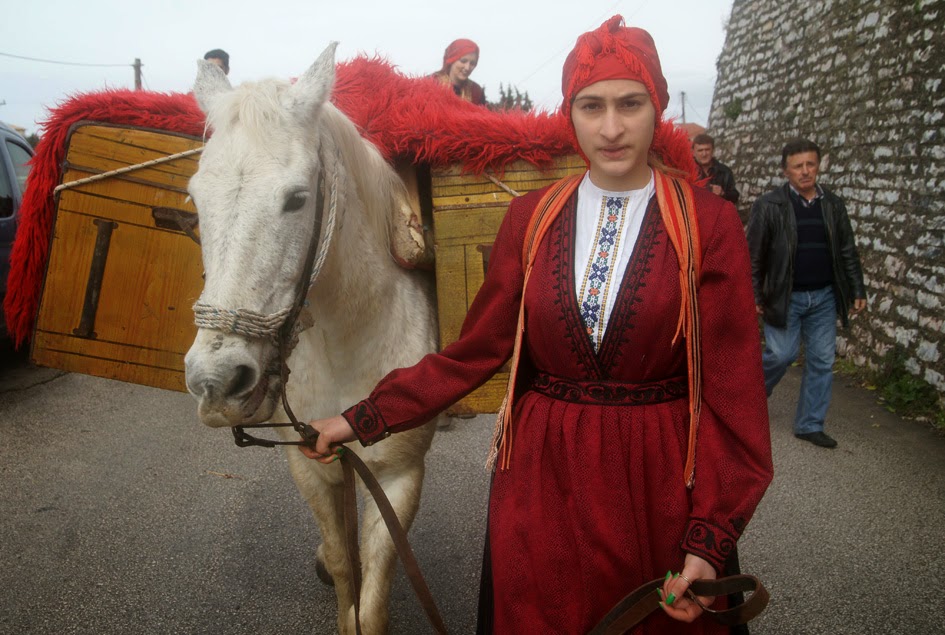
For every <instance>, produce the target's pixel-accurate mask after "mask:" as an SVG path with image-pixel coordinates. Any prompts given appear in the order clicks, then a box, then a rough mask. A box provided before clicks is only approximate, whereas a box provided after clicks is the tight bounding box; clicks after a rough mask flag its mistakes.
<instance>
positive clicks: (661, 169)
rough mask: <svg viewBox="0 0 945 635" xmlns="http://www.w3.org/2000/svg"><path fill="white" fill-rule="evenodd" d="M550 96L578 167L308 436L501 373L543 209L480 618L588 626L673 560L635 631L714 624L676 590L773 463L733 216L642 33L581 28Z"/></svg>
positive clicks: (490, 622) (446, 397)
mask: <svg viewBox="0 0 945 635" xmlns="http://www.w3.org/2000/svg"><path fill="white" fill-rule="evenodd" d="M562 93H563V96H564V101H563V105H562V113H563V115H564V116H565V117H567V118H568V119H569V121H570V122H571V126H572V130H573V132H574V136H575V139H576V142H577V144H578V147H579V148H580V151H581V153H582V155H583V156H584V157H585V159H586V161H587V164H588V171H587V173H586V174H585V175H584V176H583V178H581V179H580V180H579V182H578V181H575V182H574V183H573V184H572V191H569V190H568V189H567V188H565V189H563V190H562V192H563V193H562V194H560V196H559V197H558V199H559V203H558V204H557V206H556V207H555V206H549V204H548V201H549V199H548V198H547V197H546V194H547V190H541V191H538V192H533V193H530V194H527V195H525V196H522V197H521V198H518V199H515V200H514V201H513V202H512V204H511V205H510V206H509V211H508V214H507V215H506V217H505V220H504V222H503V224H502V227H501V229H500V230H499V232H498V235H497V236H496V241H495V246H494V247H493V250H492V255H491V258H490V263H489V271H488V274H487V276H486V280H485V282H484V284H483V286H482V288H481V290H480V291H479V293H478V295H477V296H476V299H475V301H474V302H473V304H472V306H471V307H470V309H469V314H468V316H467V318H466V322H465V324H464V327H463V330H462V333H461V336H460V339H459V340H458V341H457V342H455V343H454V344H452V345H450V346H448V347H446V348H445V349H444V350H443V351H442V352H440V353H438V354H433V355H428V356H427V357H425V358H424V359H423V360H421V361H420V362H419V363H418V364H416V365H415V366H413V367H411V368H404V369H398V370H395V371H393V372H391V373H390V374H389V375H388V376H387V377H385V378H384V379H383V380H382V381H381V382H380V383H379V384H378V385H377V387H376V388H375V389H374V391H373V392H372V393H371V395H370V396H369V397H368V398H367V399H365V400H364V401H362V402H360V403H358V404H357V405H355V406H353V407H352V408H350V409H349V410H347V411H346V412H345V413H344V414H343V415H341V416H337V417H333V418H330V419H324V420H319V421H313V422H312V425H313V426H314V427H315V428H316V429H317V430H318V431H319V432H320V436H319V439H318V444H317V446H316V447H315V448H314V449H312V450H305V452H306V454H307V455H308V456H309V457H311V458H316V459H318V460H320V461H322V462H326V463H327V462H330V461H332V460H333V459H334V456H333V455H332V454H331V453H332V452H333V450H334V447H335V446H336V445H337V444H340V443H346V442H349V441H354V440H356V439H358V440H360V441H361V442H362V443H373V442H375V441H379V440H381V439H383V438H384V437H385V436H386V435H388V434H389V433H397V432H400V431H403V430H407V429H410V428H412V427H414V426H417V425H421V424H423V423H424V422H426V421H428V420H429V419H430V418H431V417H432V416H433V415H434V414H435V413H437V412H439V411H440V410H442V409H444V408H446V407H447V406H448V405H449V404H450V403H452V402H454V401H456V400H458V399H459V398H461V397H462V396H463V395H465V394H466V393H468V392H470V391H471V390H473V389H475V388H476V387H478V386H479V385H481V384H482V383H483V382H484V381H486V379H488V378H489V377H490V376H491V375H492V374H493V373H494V372H496V371H497V370H498V369H499V368H500V367H501V366H502V365H503V364H504V363H505V362H506V361H507V360H508V359H509V357H510V356H512V354H513V349H514V344H515V339H516V332H517V331H518V329H517V327H516V323H517V320H518V319H519V318H518V316H519V311H520V308H521V305H522V301H523V284H524V282H525V271H524V268H523V246H524V245H525V244H526V240H527V238H526V231H527V228H528V227H529V223H530V220H531V219H532V216H533V213H534V212H535V210H536V208H541V209H542V210H544V211H546V212H547V211H548V210H549V209H556V210H557V215H556V216H553V220H552V221H551V222H550V224H549V225H548V230H547V233H546V234H545V236H544V238H543V239H541V241H540V242H539V243H538V248H537V254H536V256H535V259H534V262H533V266H532V268H531V272H530V275H529V277H528V284H527V286H526V287H525V291H524V314H523V315H524V318H523V326H524V335H523V338H522V340H521V350H520V356H519V357H518V358H517V359H516V360H513V363H514V364H517V366H516V368H518V381H517V383H516V390H515V392H514V394H513V397H514V399H513V402H512V408H511V410H510V415H511V416H510V417H509V418H508V419H507V420H506V421H505V423H504V425H503V426H502V435H501V437H500V438H501V441H500V444H499V454H500V463H499V466H498V467H497V469H496V470H495V472H494V478H493V482H492V489H491V495H490V502H489V527H488V536H487V540H486V549H487V555H488V557H487V558H486V559H485V566H484V571H483V592H482V596H481V598H480V602H481V607H484V608H485V610H482V609H481V611H480V619H481V623H480V630H481V631H484V632H492V631H494V632H497V633H516V632H523V631H526V632H536V633H537V632H542V633H545V632H547V633H552V632H554V633H559V632H560V633H586V632H588V631H589V630H590V629H591V628H593V626H594V625H595V624H596V623H597V622H598V621H599V620H600V619H601V618H602V617H603V616H604V615H605V614H606V613H607V611H608V610H609V609H610V608H611V607H612V606H613V605H614V604H615V603H616V602H617V601H618V600H620V598H622V597H623V596H624V595H626V594H627V593H629V592H630V591H632V590H633V589H634V588H636V587H637V586H639V585H640V584H642V583H644V582H646V581H648V580H651V579H653V578H656V577H663V576H664V575H666V577H667V580H666V583H665V584H664V587H663V590H662V593H663V597H664V604H663V611H662V612H659V613H654V614H653V615H651V616H650V617H649V618H647V619H646V620H645V621H644V622H643V623H642V624H641V625H640V627H639V629H638V630H637V631H635V632H637V633H676V632H679V633H711V632H724V631H725V629H724V627H721V626H719V625H718V624H717V623H715V622H713V621H711V620H709V619H697V618H699V616H700V614H701V613H702V609H701V608H700V607H699V606H698V605H697V604H696V603H694V602H692V601H691V600H690V599H689V598H687V597H686V596H685V591H686V589H687V588H688V586H689V583H690V582H689V581H691V580H696V579H698V578H708V579H713V578H715V577H716V576H717V574H718V573H719V572H721V571H722V569H723V566H724V564H725V561H726V559H727V558H728V557H729V555H730V554H731V553H732V551H733V549H734V546H735V543H736V541H737V540H738V538H739V536H740V535H741V533H742V531H743V530H744V528H745V525H746V523H747V522H748V521H749V519H750V518H751V516H752V513H753V512H754V509H755V506H756V505H757V504H758V502H759V500H760V499H761V497H762V494H763V493H764V491H765V489H766V487H767V486H768V483H769V482H770V480H771V476H772V466H771V448H770V440H769V435H768V415H767V404H766V398H765V392H764V381H763V378H762V371H761V355H760V342H759V335H758V328H757V324H756V323H755V318H754V310H753V308H754V297H753V294H752V288H751V276H750V270H749V261H748V250H747V246H746V242H745V236H744V232H743V231H742V227H741V222H740V221H739V218H738V214H737V213H736V211H735V208H734V207H733V206H732V204H731V203H728V202H726V201H724V200H722V199H720V198H718V197H715V196H712V195H710V194H709V193H708V192H707V191H705V190H703V189H701V188H692V187H690V186H689V185H688V184H687V183H686V182H685V176H686V175H691V174H692V173H693V172H694V166H693V164H692V156H691V153H690V148H689V143H688V139H687V138H686V137H685V135H684V134H682V133H677V132H676V131H675V130H674V128H673V126H672V124H671V123H669V122H666V121H664V120H663V117H662V114H663V111H664V110H665V108H666V104H667V102H668V100H669V95H668V93H667V88H666V81H665V79H664V78H663V75H662V71H661V69H660V63H659V58H658V56H657V52H656V49H655V46H654V44H653V40H652V38H651V37H650V36H649V34H648V33H647V32H646V31H643V30H641V29H634V28H627V27H625V26H624V25H623V19H622V18H621V17H620V16H615V17H614V18H612V19H610V20H608V21H607V22H605V23H604V24H603V25H602V26H601V27H600V28H598V29H596V30H595V31H592V32H589V33H586V34H584V35H583V36H581V37H580V38H579V39H578V41H577V44H576V46H575V48H574V50H573V51H572V52H571V54H570V55H569V57H568V59H567V61H566V62H565V65H564V71H563V77H562ZM680 176H682V177H683V178H678V177H680ZM552 188H555V186H552ZM674 192H675V193H676V194H678V196H676V195H674ZM690 221H694V222H692V223H690V224H688V225H687V222H690ZM667 572H677V574H673V575H670V574H667ZM702 600H703V602H704V603H706V604H708V603H711V602H712V601H713V598H702ZM724 601H725V600H724V598H718V600H717V601H716V605H715V606H716V608H718V607H719V606H721V605H722V604H723V603H724Z"/></svg>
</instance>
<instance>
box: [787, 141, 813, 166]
mask: <svg viewBox="0 0 945 635" xmlns="http://www.w3.org/2000/svg"><path fill="white" fill-rule="evenodd" d="M801 152H816V153H817V160H818V161H820V146H819V145H817V144H816V143H814V142H813V141H811V140H810V139H801V138H798V139H791V140H790V141H788V142H787V143H785V144H784V149H782V150H781V168H782V169H783V168H786V167H787V160H788V157H790V156H793V155H795V154H800V153H801Z"/></svg>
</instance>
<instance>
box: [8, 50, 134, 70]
mask: <svg viewBox="0 0 945 635" xmlns="http://www.w3.org/2000/svg"><path fill="white" fill-rule="evenodd" d="M0 55H2V56H3V57H14V58H16V59H18V60H29V61H30V62H45V63H46V64H62V65H64V66H107V67H118V66H131V64H83V63H81V62H60V61H58V60H44V59H40V58H38V57H26V56H25V55H13V54H12V53H0Z"/></svg>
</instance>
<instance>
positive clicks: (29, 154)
mask: <svg viewBox="0 0 945 635" xmlns="http://www.w3.org/2000/svg"><path fill="white" fill-rule="evenodd" d="M32 158H33V149H32V148H31V147H30V144H29V143H27V141H26V139H24V138H23V137H22V136H21V135H19V134H18V133H17V132H16V131H15V130H13V129H12V128H10V127H9V126H7V125H6V124H4V123H2V122H0V340H5V339H6V338H7V325H6V320H5V319H4V317H3V299H4V298H5V297H6V295H7V274H8V273H9V272H10V250H11V249H12V247H13V238H14V237H15V236H16V225H17V214H18V212H19V210H20V201H21V200H23V189H24V188H25V187H26V177H27V175H28V174H29V173H30V166H29V161H30V159H32Z"/></svg>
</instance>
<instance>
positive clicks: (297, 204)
mask: <svg viewBox="0 0 945 635" xmlns="http://www.w3.org/2000/svg"><path fill="white" fill-rule="evenodd" d="M307 200H308V194H307V193H306V192H295V193H293V194H291V195H289V198H287V199H286V201H285V205H283V207H282V211H284V212H297V211H299V210H300V209H302V207H303V206H304V205H305V201H307Z"/></svg>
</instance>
